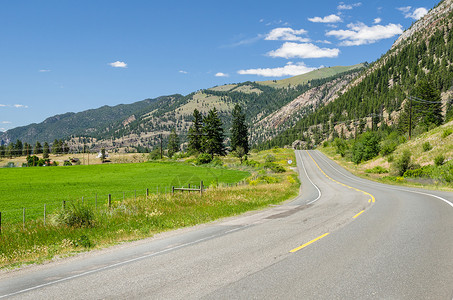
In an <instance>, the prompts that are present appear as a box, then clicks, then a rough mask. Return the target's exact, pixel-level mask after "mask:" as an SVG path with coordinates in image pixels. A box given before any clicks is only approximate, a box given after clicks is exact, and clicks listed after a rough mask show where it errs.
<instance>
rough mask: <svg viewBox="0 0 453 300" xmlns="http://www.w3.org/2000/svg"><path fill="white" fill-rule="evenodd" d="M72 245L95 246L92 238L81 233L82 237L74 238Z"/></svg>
mask: <svg viewBox="0 0 453 300" xmlns="http://www.w3.org/2000/svg"><path fill="white" fill-rule="evenodd" d="M72 245H74V247H84V248H91V247H93V246H94V244H93V242H92V241H90V238H89V237H88V236H86V235H81V236H80V238H78V239H76V240H73V241H72Z"/></svg>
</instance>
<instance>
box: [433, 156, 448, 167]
mask: <svg viewBox="0 0 453 300" xmlns="http://www.w3.org/2000/svg"><path fill="white" fill-rule="evenodd" d="M444 163H445V156H443V155H442V154H440V155H438V156H436V157H435V158H434V164H435V165H436V166H437V167H440V166H442V165H443V164H444Z"/></svg>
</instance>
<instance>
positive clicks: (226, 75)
mask: <svg viewBox="0 0 453 300" xmlns="http://www.w3.org/2000/svg"><path fill="white" fill-rule="evenodd" d="M214 76H215V77H228V76H230V75H228V74H226V73H222V72H218V73H216V74H215V75H214Z"/></svg>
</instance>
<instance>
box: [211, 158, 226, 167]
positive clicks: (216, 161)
mask: <svg viewBox="0 0 453 300" xmlns="http://www.w3.org/2000/svg"><path fill="white" fill-rule="evenodd" d="M210 164H211V165H213V166H221V165H223V161H222V160H221V159H220V158H218V157H214V158H213V159H212V160H211V162H210Z"/></svg>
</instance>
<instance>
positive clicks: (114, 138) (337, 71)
mask: <svg viewBox="0 0 453 300" xmlns="http://www.w3.org/2000/svg"><path fill="white" fill-rule="evenodd" d="M363 66H364V65H363V64H359V65H355V66H349V67H331V68H324V69H319V70H315V71H312V72H310V73H307V74H304V75H300V76H296V77H293V78H288V79H283V80H275V81H271V83H268V82H243V83H238V84H230V85H223V86H217V87H213V88H210V89H206V90H200V91H197V92H194V93H191V94H189V95H187V96H182V95H170V96H162V97H158V98H156V99H145V100H142V101H138V102H135V103H132V104H121V105H117V106H113V107H111V106H103V107H100V108H97V109H91V110H87V111H83V112H79V113H66V114H61V115H56V116H53V117H50V118H48V119H46V120H45V121H44V122H42V123H39V124H30V125H27V126H23V127H17V128H14V129H11V130H8V131H7V132H5V133H3V134H2V135H1V136H0V137H1V138H2V139H3V140H4V141H7V142H10V141H13V142H14V141H15V140H16V139H19V140H22V141H23V142H27V143H31V144H34V143H35V142H36V141H40V142H43V141H48V142H49V143H51V142H53V141H54V140H55V139H65V140H66V141H68V143H69V145H70V147H71V148H72V149H74V150H77V149H81V148H82V146H83V145H84V144H85V145H86V146H88V147H91V148H92V149H98V148H100V147H105V148H107V149H109V148H116V149H124V150H128V151H131V150H133V149H132V148H131V147H135V148H140V147H145V148H153V147H154V146H155V145H157V144H159V142H160V135H161V134H162V135H163V136H164V139H165V137H166V136H167V135H168V134H169V133H170V131H171V129H172V128H176V130H177V132H178V133H179V134H180V135H181V137H182V140H184V138H185V135H186V133H187V130H188V128H189V126H190V125H191V120H192V113H193V110H194V109H195V108H197V109H198V110H199V111H201V112H202V113H207V112H208V111H209V110H210V109H212V108H214V107H215V108H216V109H217V110H218V111H219V113H220V116H221V118H222V120H223V122H224V127H225V130H226V133H228V131H229V127H230V124H231V116H230V112H231V110H232V109H233V107H234V105H235V104H236V103H239V104H241V105H242V106H243V107H244V110H245V112H246V115H247V122H248V123H249V124H250V125H251V127H252V128H253V127H255V125H256V124H259V122H260V121H261V120H263V119H265V118H266V117H268V116H270V115H271V114H274V113H276V112H277V111H279V110H280V109H281V108H283V107H285V106H286V105H288V104H289V103H291V102H292V101H294V100H295V99H297V98H298V97H299V96H300V95H302V94H304V93H306V92H307V91H310V90H312V89H314V88H318V87H321V86H323V85H325V84H326V83H328V82H330V81H332V80H338V79H339V78H348V79H347V82H349V81H350V80H351V79H352V78H354V77H355V76H356V75H358V74H359V72H360V71H361V70H363ZM343 82H344V81H343ZM288 84H289V85H290V88H288ZM323 99H324V98H323ZM326 101H327V100H326ZM302 109H303V106H300V107H298V110H302ZM296 112H297V111H296V110H293V111H291V113H290V115H293V114H294V113H296ZM281 114H282V113H281V112H280V115H281ZM302 115H303V113H301V114H298V116H302ZM297 120H298V119H297ZM291 124H292V123H291V122H284V124H280V125H281V126H279V127H278V128H277V129H275V130H273V135H275V134H277V133H279V132H280V131H282V130H285V129H286V128H288V126H291ZM267 130H268V128H265V127H260V126H257V127H256V129H255V130H254V131H253V132H254V137H253V138H252V141H253V142H258V141H261V140H265V139H268V138H269V137H270V136H272V135H268V134H267V133H266V131H267Z"/></svg>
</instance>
